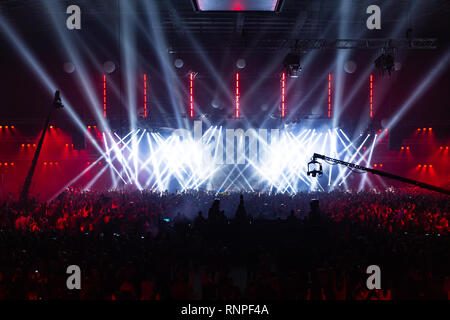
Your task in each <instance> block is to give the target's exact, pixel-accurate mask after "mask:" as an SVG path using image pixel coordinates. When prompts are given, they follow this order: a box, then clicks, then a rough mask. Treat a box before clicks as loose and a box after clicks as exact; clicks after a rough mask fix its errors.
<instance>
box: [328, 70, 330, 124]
mask: <svg viewBox="0 0 450 320" xmlns="http://www.w3.org/2000/svg"><path fill="white" fill-rule="evenodd" d="M328 118H331V73H329V74H328Z"/></svg>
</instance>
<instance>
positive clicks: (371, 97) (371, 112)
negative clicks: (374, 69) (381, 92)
mask: <svg viewBox="0 0 450 320" xmlns="http://www.w3.org/2000/svg"><path fill="white" fill-rule="evenodd" d="M370 117H371V118H373V74H371V75H370Z"/></svg>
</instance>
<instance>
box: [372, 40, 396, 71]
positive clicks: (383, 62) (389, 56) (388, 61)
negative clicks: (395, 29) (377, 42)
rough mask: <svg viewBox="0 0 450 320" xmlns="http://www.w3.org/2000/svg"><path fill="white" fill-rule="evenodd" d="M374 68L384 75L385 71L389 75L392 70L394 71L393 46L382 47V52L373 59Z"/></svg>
mask: <svg viewBox="0 0 450 320" xmlns="http://www.w3.org/2000/svg"><path fill="white" fill-rule="evenodd" d="M375 68H376V69H377V70H378V71H379V72H380V74H381V75H384V73H385V72H387V73H389V75H391V74H392V72H393V71H395V63H394V49H393V48H390V47H386V48H383V53H382V54H381V55H380V56H379V57H378V58H377V59H376V60H375Z"/></svg>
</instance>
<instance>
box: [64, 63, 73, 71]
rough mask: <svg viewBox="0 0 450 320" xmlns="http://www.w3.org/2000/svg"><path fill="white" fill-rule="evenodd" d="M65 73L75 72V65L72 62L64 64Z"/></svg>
mask: <svg viewBox="0 0 450 320" xmlns="http://www.w3.org/2000/svg"><path fill="white" fill-rule="evenodd" d="M64 71H65V72H67V73H72V72H74V71H75V65H74V64H73V63H72V62H66V63H64Z"/></svg>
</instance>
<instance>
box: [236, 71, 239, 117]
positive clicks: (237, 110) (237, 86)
mask: <svg viewBox="0 0 450 320" xmlns="http://www.w3.org/2000/svg"><path fill="white" fill-rule="evenodd" d="M236 118H239V73H236Z"/></svg>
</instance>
